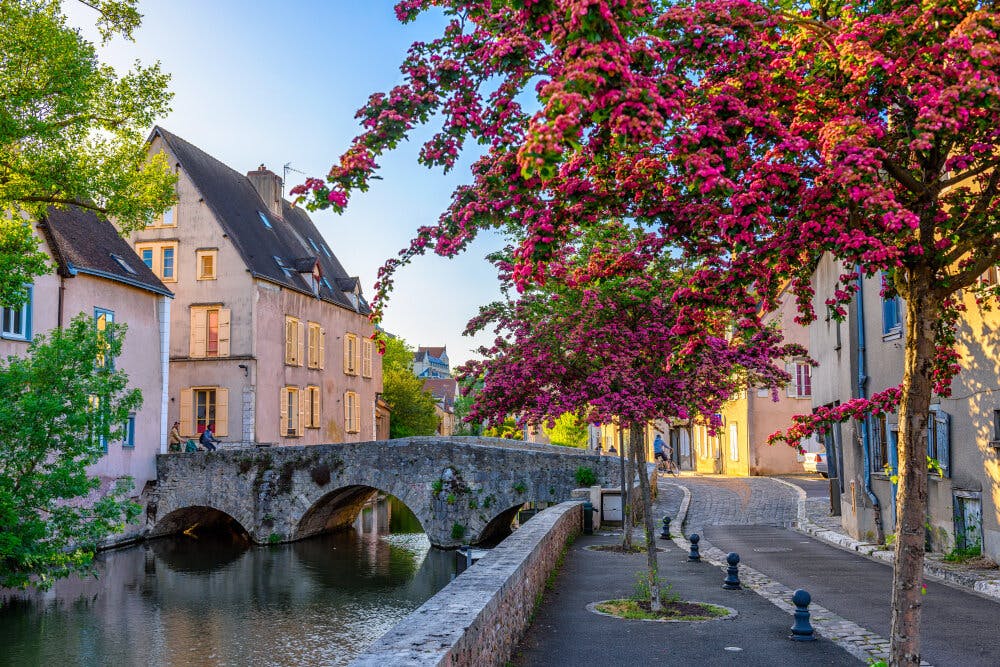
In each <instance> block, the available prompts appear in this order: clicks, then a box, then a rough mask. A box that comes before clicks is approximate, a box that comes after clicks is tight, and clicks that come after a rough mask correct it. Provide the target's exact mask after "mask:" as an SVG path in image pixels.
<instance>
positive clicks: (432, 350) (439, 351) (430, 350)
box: [417, 345, 448, 359]
mask: <svg viewBox="0 0 1000 667" xmlns="http://www.w3.org/2000/svg"><path fill="white" fill-rule="evenodd" d="M447 351H448V346H447V345H445V346H443V347H427V346H424V345H421V346H419V347H418V348H417V354H420V353H421V352H426V353H427V354H429V355H431V356H432V357H436V358H438V359H440V358H441V357H443V356H444V355H445V352H447Z"/></svg>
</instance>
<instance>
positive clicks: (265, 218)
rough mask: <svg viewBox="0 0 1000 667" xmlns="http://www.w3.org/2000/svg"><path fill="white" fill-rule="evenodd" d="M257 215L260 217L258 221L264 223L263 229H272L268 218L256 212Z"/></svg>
mask: <svg viewBox="0 0 1000 667" xmlns="http://www.w3.org/2000/svg"><path fill="white" fill-rule="evenodd" d="M257 215H258V216H260V221H261V222H262V223H264V226H265V227H267V228H268V229H272V227H271V221H270V220H269V219H268V217H267V216H266V215H264V214H263V213H261V212H260V211H257Z"/></svg>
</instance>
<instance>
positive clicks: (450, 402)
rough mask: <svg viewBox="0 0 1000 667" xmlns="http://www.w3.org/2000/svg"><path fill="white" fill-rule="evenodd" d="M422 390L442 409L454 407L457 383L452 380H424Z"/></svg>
mask: <svg viewBox="0 0 1000 667" xmlns="http://www.w3.org/2000/svg"><path fill="white" fill-rule="evenodd" d="M424 389H426V390H427V391H429V392H430V393H431V396H433V397H434V399H435V400H437V401H438V403H441V405H442V407H444V408H451V407H452V406H454V405H455V397H456V396H458V382H457V381H456V380H455V379H454V378H429V379H427V380H424Z"/></svg>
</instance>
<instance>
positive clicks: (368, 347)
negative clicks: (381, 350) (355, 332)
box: [361, 338, 372, 378]
mask: <svg viewBox="0 0 1000 667" xmlns="http://www.w3.org/2000/svg"><path fill="white" fill-rule="evenodd" d="M361 374H362V375H363V376H365V377H366V378H370V377H371V376H372V342H371V341H370V340H369V339H367V338H365V339H364V340H362V341H361Z"/></svg>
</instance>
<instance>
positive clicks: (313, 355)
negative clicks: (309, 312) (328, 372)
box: [307, 322, 326, 369]
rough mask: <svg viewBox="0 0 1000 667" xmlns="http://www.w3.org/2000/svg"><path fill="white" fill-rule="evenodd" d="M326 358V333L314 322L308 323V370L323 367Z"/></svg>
mask: <svg viewBox="0 0 1000 667" xmlns="http://www.w3.org/2000/svg"><path fill="white" fill-rule="evenodd" d="M325 357H326V331H325V330H324V329H323V327H321V326H320V325H319V324H317V323H316V322H310V323H309V361H308V362H307V364H308V366H309V368H319V369H322V368H323V367H324V363H323V359H324V358H325Z"/></svg>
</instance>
